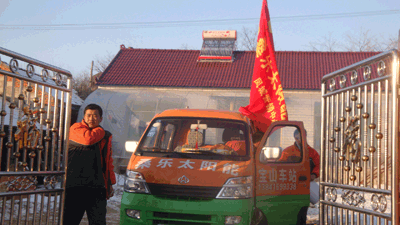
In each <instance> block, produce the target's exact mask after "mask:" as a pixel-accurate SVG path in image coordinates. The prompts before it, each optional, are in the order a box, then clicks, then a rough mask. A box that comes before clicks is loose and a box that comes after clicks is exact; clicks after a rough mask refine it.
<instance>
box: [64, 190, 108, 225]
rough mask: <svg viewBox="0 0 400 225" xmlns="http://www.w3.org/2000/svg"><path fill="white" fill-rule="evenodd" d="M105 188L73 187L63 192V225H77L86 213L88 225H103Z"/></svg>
mask: <svg viewBox="0 0 400 225" xmlns="http://www.w3.org/2000/svg"><path fill="white" fill-rule="evenodd" d="M105 191H106V190H105V188H88V187H73V188H67V189H66V192H65V205H64V224H65V225H75V224H76V225H79V223H80V222H81V220H82V218H83V215H84V213H85V211H86V214H87V217H88V220H89V225H105V224H106V213H107V208H106V207H107V200H106V198H105V196H106V195H105Z"/></svg>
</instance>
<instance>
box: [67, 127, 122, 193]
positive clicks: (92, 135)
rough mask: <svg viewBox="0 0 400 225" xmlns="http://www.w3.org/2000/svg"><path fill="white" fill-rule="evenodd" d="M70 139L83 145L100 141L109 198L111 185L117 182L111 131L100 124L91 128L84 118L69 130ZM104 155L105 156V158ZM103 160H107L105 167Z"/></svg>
mask: <svg viewBox="0 0 400 225" xmlns="http://www.w3.org/2000/svg"><path fill="white" fill-rule="evenodd" d="M69 140H70V141H73V142H76V143H78V144H81V145H93V144H96V143H99V149H100V155H101V156H102V159H101V163H102V167H103V177H104V183H105V188H106V193H107V199H108V198H109V197H110V194H111V185H113V184H115V183H116V178H115V173H114V165H113V158H112V148H111V141H112V135H111V133H109V132H107V131H104V129H103V128H102V127H100V126H99V127H96V128H93V129H91V128H89V127H88V125H87V124H86V123H85V121H84V120H82V121H81V122H80V123H75V124H73V125H72V126H71V128H70V131H69ZM105 145H107V146H105ZM104 148H106V149H104ZM104 156H105V158H103V157H104ZM103 162H105V165H106V167H105V168H104V165H103Z"/></svg>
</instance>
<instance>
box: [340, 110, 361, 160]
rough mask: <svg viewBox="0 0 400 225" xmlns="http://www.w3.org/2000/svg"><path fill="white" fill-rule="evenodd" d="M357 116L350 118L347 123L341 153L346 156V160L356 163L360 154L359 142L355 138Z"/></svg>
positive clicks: (357, 126)
mask: <svg viewBox="0 0 400 225" xmlns="http://www.w3.org/2000/svg"><path fill="white" fill-rule="evenodd" d="M359 119H360V117H359V116H354V117H353V118H351V119H350V121H349V124H348V125H347V128H346V130H345V132H344V139H345V140H344V144H343V148H342V149H343V155H345V156H346V160H347V161H351V162H353V163H358V162H359V161H360V154H361V142H360V140H359V139H358V138H357V137H358V130H359V129H360V125H358V124H357V122H358V120H359Z"/></svg>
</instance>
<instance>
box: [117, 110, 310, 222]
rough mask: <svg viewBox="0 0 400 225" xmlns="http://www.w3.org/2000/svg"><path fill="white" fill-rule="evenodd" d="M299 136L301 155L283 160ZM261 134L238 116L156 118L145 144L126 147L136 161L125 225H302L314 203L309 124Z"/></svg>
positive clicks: (207, 113)
mask: <svg viewBox="0 0 400 225" xmlns="http://www.w3.org/2000/svg"><path fill="white" fill-rule="evenodd" d="M295 130H299V131H300V133H301V137H302V144H301V147H300V154H298V155H296V156H294V157H287V158H286V159H285V160H281V155H282V152H284V151H285V149H286V148H289V147H291V146H292V145H293V144H294V142H295V140H294V137H293V133H294V131H295ZM253 135H254V132H253V129H252V124H251V122H250V120H249V119H248V118H247V117H245V116H243V115H241V114H240V113H237V112H229V111H217V110H195V109H175V110H167V111H164V112H162V113H160V114H158V115H156V116H155V117H154V118H153V119H152V121H151V122H150V124H149V126H148V127H147V129H146V131H145V132H144V134H143V136H142V137H141V139H140V141H139V142H138V143H131V145H127V146H126V148H127V150H130V151H134V154H132V157H131V159H130V162H129V164H128V167H127V173H126V179H125V184H124V193H123V196H122V201H121V213H120V215H121V220H120V224H296V223H297V222H298V221H299V220H301V219H302V218H301V217H304V216H305V213H304V210H306V207H307V206H308V205H309V203H310V162H309V157H308V150H307V147H306V141H305V131H304V128H303V123H302V122H294V121H278V122H273V123H272V124H271V125H270V127H269V128H268V130H267V132H266V133H265V135H264V137H263V138H262V139H261V141H260V140H253ZM256 141H257V142H258V141H259V143H255V142H256ZM256 146H258V147H256ZM130 148H135V149H130ZM303 219H304V218H303Z"/></svg>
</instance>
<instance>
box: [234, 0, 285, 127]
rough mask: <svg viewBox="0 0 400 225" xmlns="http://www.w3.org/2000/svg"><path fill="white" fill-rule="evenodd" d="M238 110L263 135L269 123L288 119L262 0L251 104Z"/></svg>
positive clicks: (270, 29)
mask: <svg viewBox="0 0 400 225" xmlns="http://www.w3.org/2000/svg"><path fill="white" fill-rule="evenodd" d="M239 111H240V112H241V113H242V114H243V115H245V116H247V117H249V118H250V119H251V120H252V121H253V122H254V125H255V126H256V127H257V128H258V129H259V130H261V131H263V132H265V131H266V130H267V128H268V126H269V125H270V124H271V122H274V121H278V120H287V119H288V115H287V111H286V103H285V99H284V97H283V90H282V85H281V79H280V78H279V73H278V67H277V66H276V59H275V50H274V41H273V39H272V28H271V21H270V18H269V12H268V6H267V1H266V0H263V5H262V9H261V18H260V25H259V31H258V39H257V50H256V60H255V62H254V70H253V82H252V84H251V90H250V104H249V105H248V106H246V107H240V108H239Z"/></svg>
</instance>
